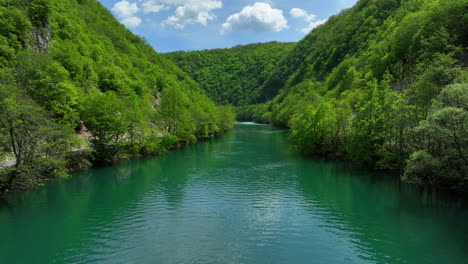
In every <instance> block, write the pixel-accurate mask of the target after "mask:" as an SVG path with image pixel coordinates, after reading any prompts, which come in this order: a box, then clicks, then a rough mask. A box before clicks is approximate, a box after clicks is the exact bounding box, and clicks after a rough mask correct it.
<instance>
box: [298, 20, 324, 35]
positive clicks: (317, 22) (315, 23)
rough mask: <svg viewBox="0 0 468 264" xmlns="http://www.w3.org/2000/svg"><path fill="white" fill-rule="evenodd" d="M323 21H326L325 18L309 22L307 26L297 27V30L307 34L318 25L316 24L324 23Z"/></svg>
mask: <svg viewBox="0 0 468 264" xmlns="http://www.w3.org/2000/svg"><path fill="white" fill-rule="evenodd" d="M325 22H327V19H324V20H317V21H314V22H310V23H309V25H307V27H305V28H301V29H299V31H301V32H302V33H304V34H309V33H310V32H311V31H312V29H314V28H316V27H318V26H320V25H322V24H325Z"/></svg>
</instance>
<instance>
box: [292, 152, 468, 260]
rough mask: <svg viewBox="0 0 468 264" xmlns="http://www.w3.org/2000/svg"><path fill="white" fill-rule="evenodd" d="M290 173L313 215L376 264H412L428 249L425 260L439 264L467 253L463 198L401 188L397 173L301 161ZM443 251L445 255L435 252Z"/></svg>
mask: <svg viewBox="0 0 468 264" xmlns="http://www.w3.org/2000/svg"><path fill="white" fill-rule="evenodd" d="M295 171H296V174H297V176H298V188H299V190H300V191H301V192H302V194H303V196H304V198H305V199H306V200H307V201H309V204H310V210H311V211H312V212H313V214H319V215H320V216H321V217H323V221H325V223H327V227H330V228H331V230H330V231H331V232H334V233H337V234H340V235H341V236H343V237H345V238H347V239H349V241H352V242H353V243H354V244H355V245H356V248H357V249H359V251H361V252H364V253H365V254H366V255H368V256H371V259H374V260H378V262H379V263H380V262H382V260H383V259H384V257H387V260H386V261H389V262H392V263H400V262H407V261H409V263H414V261H418V260H421V258H420V257H421V256H426V254H427V250H429V249H431V250H433V251H432V254H433V257H432V259H431V261H435V262H434V263H437V261H439V263H443V262H444V261H447V260H449V259H450V255H451V254H450V250H453V252H452V253H453V255H459V254H457V253H456V252H457V251H458V250H459V249H461V248H465V249H467V248H468V242H465V239H464V234H466V233H468V229H467V227H466V225H465V224H463V222H464V221H466V219H467V217H468V213H467V207H466V203H465V202H466V201H465V202H464V201H463V199H457V200H453V199H452V198H451V197H447V194H445V193H444V192H441V191H436V190H431V189H430V188H419V187H417V186H409V185H405V184H403V183H400V181H399V178H398V177H397V174H396V175H395V174H393V175H391V174H390V175H385V174H382V173H376V172H369V171H366V170H359V169H356V168H355V167H353V166H352V165H351V164H347V163H337V162H327V161H318V160H310V159H302V160H299V162H297V164H296V168H295ZM463 219H464V220H463ZM447 236H449V237H450V239H447V241H445V242H446V243H449V245H450V246H447V245H444V246H443V247H440V243H441V240H440V238H444V237H447ZM447 247H448V248H449V250H448V252H442V251H440V252H437V249H439V248H443V249H444V250H446V251H447ZM388 256H391V257H392V258H393V259H390V258H388ZM412 261H413V262H412ZM384 262H385V261H384Z"/></svg>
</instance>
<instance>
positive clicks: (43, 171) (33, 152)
mask: <svg viewBox="0 0 468 264" xmlns="http://www.w3.org/2000/svg"><path fill="white" fill-rule="evenodd" d="M0 95H1V96H0V98H2V99H1V101H0V113H1V114H0V131H1V133H2V135H5V136H4V137H5V141H4V144H6V145H5V148H6V150H7V151H8V152H12V153H13V154H14V156H15V159H16V163H15V165H14V168H12V169H11V171H10V172H9V174H8V178H7V181H6V184H5V185H4V186H3V187H2V189H3V190H2V191H5V190H6V189H7V188H9V187H10V186H12V185H13V184H14V181H15V180H17V179H19V178H21V179H23V181H24V180H27V181H29V182H31V181H35V180H37V179H40V178H43V177H46V178H52V177H65V176H67V169H66V160H65V159H64V157H65V155H66V153H68V152H69V151H70V150H71V144H72V140H71V134H70V133H68V132H66V131H65V130H63V129H61V128H60V127H58V126H57V125H56V124H54V123H53V122H51V120H50V118H49V117H48V116H47V114H46V113H45V112H44V111H43V110H42V109H41V108H40V107H38V106H37V105H36V104H35V103H34V102H33V101H32V100H30V99H28V98H27V97H25V96H24V95H19V94H11V92H7V93H5V92H3V93H2V91H0Z"/></svg>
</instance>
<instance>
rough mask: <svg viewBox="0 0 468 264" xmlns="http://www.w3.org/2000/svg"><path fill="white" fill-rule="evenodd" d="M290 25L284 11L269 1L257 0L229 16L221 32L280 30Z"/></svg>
mask: <svg viewBox="0 0 468 264" xmlns="http://www.w3.org/2000/svg"><path fill="white" fill-rule="evenodd" d="M287 27H288V21H287V20H286V18H285V17H284V16H283V11H281V10H279V9H274V8H272V7H271V6H270V4H267V3H260V2H257V3H255V4H253V5H251V6H246V7H244V8H243V9H242V11H241V12H240V13H236V14H233V15H231V16H230V17H228V19H227V20H226V23H224V24H223V25H222V27H221V31H220V33H221V34H226V33H229V32H233V31H242V30H252V31H255V32H280V31H282V30H284V29H286V28H287Z"/></svg>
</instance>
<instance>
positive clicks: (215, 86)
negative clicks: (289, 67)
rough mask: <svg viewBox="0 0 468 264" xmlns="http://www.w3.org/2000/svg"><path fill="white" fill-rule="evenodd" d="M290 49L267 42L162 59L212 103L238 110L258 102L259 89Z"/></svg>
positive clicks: (180, 53) (176, 54)
mask: <svg viewBox="0 0 468 264" xmlns="http://www.w3.org/2000/svg"><path fill="white" fill-rule="evenodd" d="M293 46H294V44H292V43H278V42H270V43H259V44H250V45H245V46H236V47H234V48H231V49H215V50H203V51H191V52H183V51H181V52H172V53H167V54H164V55H165V56H166V57H167V58H169V59H171V60H173V61H174V62H175V63H176V64H177V65H178V66H179V67H180V68H181V69H182V70H184V71H185V72H186V73H188V74H189V75H190V76H191V77H192V78H193V79H194V80H195V81H197V82H198V83H199V84H200V85H201V87H202V88H203V89H204V90H205V91H206V92H207V94H208V96H209V97H210V98H212V99H213V100H215V102H217V103H220V104H233V105H236V106H239V105H249V104H253V103H258V102H259V99H260V98H259V97H260V92H261V91H260V86H261V85H262V84H263V82H264V81H265V80H266V79H267V78H268V76H270V75H271V72H272V71H273V70H274V69H275V67H276V65H277V63H278V62H279V61H280V60H281V59H282V58H283V57H284V56H285V55H286V54H287V53H289V51H290V49H291V48H292V47H293Z"/></svg>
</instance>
